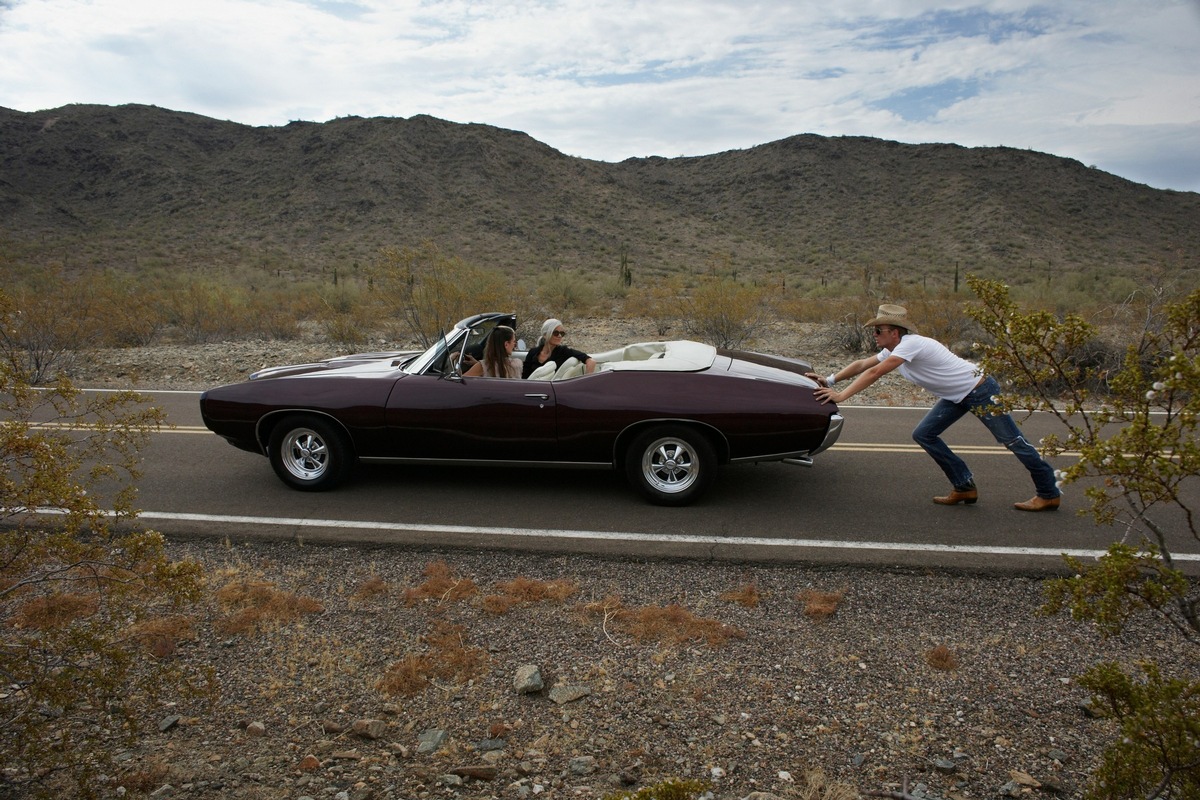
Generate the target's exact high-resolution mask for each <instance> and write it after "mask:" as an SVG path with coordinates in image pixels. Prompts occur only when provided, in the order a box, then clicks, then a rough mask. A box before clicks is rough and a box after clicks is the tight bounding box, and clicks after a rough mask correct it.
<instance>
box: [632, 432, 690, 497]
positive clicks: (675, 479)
mask: <svg viewBox="0 0 1200 800" xmlns="http://www.w3.org/2000/svg"><path fill="white" fill-rule="evenodd" d="M699 474H700V465H699V461H698V459H697V458H696V451H695V450H693V449H692V448H691V445H689V444H688V443H687V442H683V441H680V440H679V439H659V440H657V441H655V442H654V443H653V444H651V445H650V446H649V447H647V448H646V450H645V452H643V453H642V475H643V476H644V477H645V479H646V483H648V484H649V485H650V486H651V487H653V488H654V489H655V490H656V491H659V492H662V493H663V494H678V493H679V492H683V491H686V490H687V489H688V487H690V486H691V485H692V484H693V483H695V482H696V479H697V478H698V477H699Z"/></svg>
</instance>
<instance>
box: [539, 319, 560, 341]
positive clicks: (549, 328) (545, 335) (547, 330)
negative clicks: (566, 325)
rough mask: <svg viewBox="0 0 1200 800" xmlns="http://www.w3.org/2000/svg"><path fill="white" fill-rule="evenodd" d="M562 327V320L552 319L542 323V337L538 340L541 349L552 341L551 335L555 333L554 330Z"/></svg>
mask: <svg viewBox="0 0 1200 800" xmlns="http://www.w3.org/2000/svg"><path fill="white" fill-rule="evenodd" d="M559 325H562V320H561V319H554V318H550V319H548V320H546V321H545V322H543V323H542V335H541V338H539V339H538V343H537V346H538V347H541V346H542V345H544V344H545V343H546V342H548V341H549V340H550V334H552V333H554V329H555V328H557V327H558V326H559Z"/></svg>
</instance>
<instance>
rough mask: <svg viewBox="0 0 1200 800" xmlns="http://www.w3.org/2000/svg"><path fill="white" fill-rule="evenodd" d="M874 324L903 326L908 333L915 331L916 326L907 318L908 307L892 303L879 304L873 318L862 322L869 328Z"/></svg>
mask: <svg viewBox="0 0 1200 800" xmlns="http://www.w3.org/2000/svg"><path fill="white" fill-rule="evenodd" d="M875 325H892V326H894V327H897V328H904V330H906V331H908V332H909V333H916V332H917V326H916V325H914V324H913V323H912V321H911V320H909V318H908V309H907V308H905V307H904V306H898V305H894V304H892V303H884V304H883V305H881V306H880V307H879V310H878V311H876V312H875V319H871V320H867V321H866V322H864V323H863V327H864V328H871V327H874V326H875Z"/></svg>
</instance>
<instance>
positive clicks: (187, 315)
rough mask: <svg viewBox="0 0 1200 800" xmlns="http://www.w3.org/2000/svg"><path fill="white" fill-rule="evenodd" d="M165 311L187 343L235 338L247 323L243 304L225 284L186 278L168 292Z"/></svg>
mask: <svg viewBox="0 0 1200 800" xmlns="http://www.w3.org/2000/svg"><path fill="white" fill-rule="evenodd" d="M167 298H168V299H167V306H166V308H167V313H168V315H169V319H170V321H171V323H172V324H173V325H174V326H175V328H176V330H177V331H178V332H179V335H180V337H181V338H182V339H183V341H184V342H186V343H187V344H204V343H207V342H218V341H223V340H226V339H236V338H238V337H240V336H242V335H244V334H245V332H246V330H247V329H248V328H249V327H250V323H249V316H248V314H247V312H246V308H245V304H244V303H242V302H240V301H239V298H237V297H236V296H235V295H234V293H233V292H232V291H231V290H230V289H229V288H228V287H225V286H221V285H219V284H217V283H214V282H211V281H204V280H187V281H184V282H182V284H181V285H179V286H176V287H171V288H170V289H169V291H168V293H167Z"/></svg>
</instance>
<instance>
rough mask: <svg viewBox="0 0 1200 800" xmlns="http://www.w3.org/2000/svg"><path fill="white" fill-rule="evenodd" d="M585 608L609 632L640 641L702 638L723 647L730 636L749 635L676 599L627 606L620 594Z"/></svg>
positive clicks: (583, 608)
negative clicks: (656, 603)
mask: <svg viewBox="0 0 1200 800" xmlns="http://www.w3.org/2000/svg"><path fill="white" fill-rule="evenodd" d="M581 610H582V611H583V613H584V614H585V615H586V616H590V617H597V616H598V617H601V618H602V624H603V625H604V629H605V632H606V633H608V631H609V629H610V628H612V629H614V630H617V631H620V632H622V633H625V634H628V635H629V636H632V637H633V638H634V639H637V640H638V641H646V640H653V641H657V642H662V643H664V644H682V643H683V642H694V641H702V642H704V643H705V644H707V645H708V646H709V647H720V646H721V645H723V644H726V643H727V642H728V641H729V640H730V639H742V638H745V636H746V634H745V633H744V632H742V631H740V630H738V629H737V628H735V627H733V626H731V625H726V624H725V623H723V622H719V621H717V620H715V619H708V618H705V617H697V616H695V615H694V614H692V612H691V611H689V610H688V609H686V608H684V607H683V606H681V605H678V604H676V603H672V604H671V605H669V606H661V607H660V606H642V607H640V608H626V607H625V605H624V603H622V602H621V600H620V598H616V597H608V598H605V599H604V600H601V601H596V602H592V603H587V604H586V605H584V606H583V607H582V608H581Z"/></svg>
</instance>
